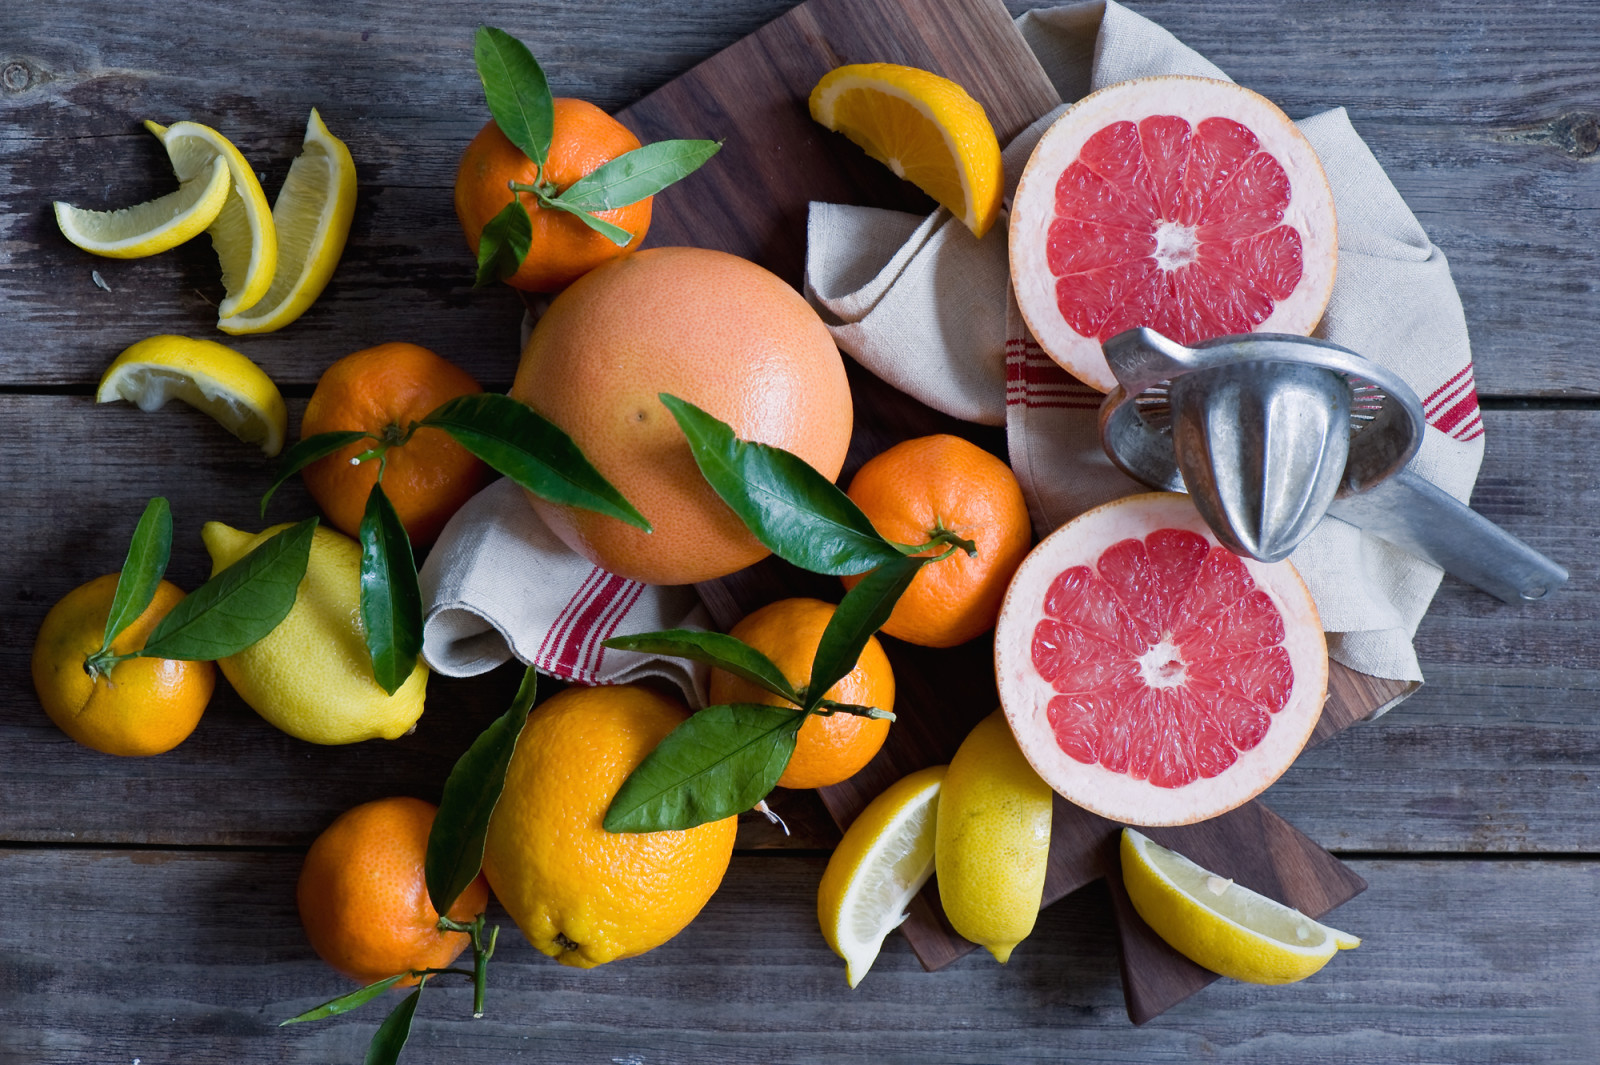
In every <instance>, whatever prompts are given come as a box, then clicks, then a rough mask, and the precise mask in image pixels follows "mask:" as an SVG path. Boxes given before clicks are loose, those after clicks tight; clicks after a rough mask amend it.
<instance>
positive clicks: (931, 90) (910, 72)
mask: <svg viewBox="0 0 1600 1065" xmlns="http://www.w3.org/2000/svg"><path fill="white" fill-rule="evenodd" d="M811 117H812V118H814V119H816V120H817V121H818V122H820V123H822V124H823V125H824V126H826V127H828V128H829V129H831V130H833V131H834V132H835V133H843V134H844V135H845V136H846V137H849V138H850V139H851V140H852V141H855V142H856V143H857V144H858V145H860V146H861V147H862V148H864V149H865V150H866V153H867V154H868V155H870V156H872V157H873V158H874V159H876V160H878V162H880V163H883V164H884V165H885V166H887V167H888V168H889V169H890V170H893V171H894V172H895V174H896V175H898V176H899V177H903V178H905V179H906V180H907V181H909V182H911V183H912V184H913V185H915V186H917V188H919V189H921V190H922V191H923V192H926V193H927V194H928V195H929V196H932V197H933V198H934V199H935V200H937V201H938V202H939V204H940V205H941V206H943V207H947V208H949V209H950V211H951V213H952V214H954V215H955V216H956V217H957V218H959V219H961V220H962V221H963V222H965V223H966V225H967V228H968V229H970V230H972V232H973V234H974V235H976V236H979V237H981V236H983V235H984V234H985V233H987V232H988V231H989V227H990V226H992V225H993V224H994V220H995V218H996V217H997V216H998V215H999V214H1000V197H1001V195H1002V193H1003V191H1004V187H1005V182H1004V180H1003V177H1002V173H1001V169H1000V143H999V141H997V140H996V139H995V135H994V127H993V126H991V125H990V124H989V116H988V115H986V114H984V111H983V105H982V104H980V103H978V101H976V100H974V99H973V98H972V97H971V95H969V94H968V92H967V90H965V89H963V88H962V87H961V86H959V85H957V84H956V83H955V82H953V81H951V80H950V79H949V78H941V77H940V76H939V75H937V74H933V73H930V72H929V71H926V70H918V69H917V68H916V67H906V66H900V65H898V64H895V63H855V64H851V65H850V66H843V67H837V68H835V69H834V70H831V71H829V72H828V73H827V74H825V75H823V78H822V80H821V81H819V82H817V87H816V88H814V89H812V90H811Z"/></svg>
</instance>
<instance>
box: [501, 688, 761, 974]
mask: <svg viewBox="0 0 1600 1065" xmlns="http://www.w3.org/2000/svg"><path fill="white" fill-rule="evenodd" d="M688 716H689V711H688V709H687V708H686V707H684V705H683V704H682V703H680V702H678V701H677V700H676V699H672V698H669V697H667V696H665V695H661V694H658V693H657V692H655V691H652V690H650V689H648V688H640V687H636V686H634V685H616V686H605V687H599V688H568V689H566V690H565V691H563V692H561V693H559V694H557V695H555V696H552V697H551V698H550V699H549V700H547V701H546V702H544V703H543V704H541V705H540V706H539V707H538V708H537V709H536V710H534V712H533V713H532V714H531V715H529V717H528V722H527V724H526V725H524V726H523V729H522V735H521V737H520V738H519V739H518V740H517V750H516V754H515V755H514V756H513V757H512V759H511V766H510V768H509V769H507V771H506V784H505V790H504V791H503V792H501V794H500V801H499V803H498V804H496V806H495V808H494V817H493V818H492V819H491V820H490V822H489V835H488V838H487V839H486V840H485V842H484V848H483V872H484V875H485V876H487V877H488V878H489V887H490V888H492V889H493V890H494V896H495V898H497V899H499V900H500V904H501V905H503V906H504V907H505V908H506V912H507V913H509V914H510V915H511V919H512V920H514V921H516V922H517V927H518V928H520V929H522V934H523V935H524V936H526V937H528V942H530V943H532V944H533V945H534V947H536V948H537V949H539V950H541V951H543V952H544V953H546V954H548V955H550V956H551V957H553V958H555V959H556V960H557V961H559V962H561V964H563V965H575V966H578V967H580V968H584V969H588V968H592V967H593V966H596V965H601V964H603V963H605V962H608V961H615V960H616V959H618V958H629V957H632V956H634V955H635V954H642V953H644V952H645V951H647V950H650V949H652V948H653V947H658V946H660V945H661V944H662V943H665V942H666V941H667V940H669V939H671V938H672V937H673V936H675V935H677V934H678V932H680V931H681V930H682V929H683V927H684V926H685V925H687V924H688V923H689V922H690V921H692V920H693V919H694V917H695V915H696V914H698V913H699V912H700V908H701V907H702V906H704V905H705V904H706V901H707V900H708V899H710V898H711V895H712V893H713V892H715V891H716V890H717V885H718V884H720V883H721V882H722V874H723V873H725V872H726V871H727V869H728V860H729V859H730V858H732V856H733V835H734V830H735V828H736V825H737V821H738V818H735V817H726V818H723V819H722V820H721V821H711V822H708V823H706V824H703V825H699V826H697V827H695V828H690V829H685V830H682V831H667V832H616V833H612V832H607V831H606V830H605V828H604V827H603V822H604V820H605V816H606V810H607V809H608V808H609V807H610V805H611V800H612V798H613V797H614V796H615V795H616V793H617V789H618V788H620V787H621V786H622V782H623V781H624V780H626V779H627V778H628V774H629V773H631V772H633V770H634V768H635V767H636V766H638V764H639V763H640V762H642V761H644V758H645V756H646V755H648V754H649V753H650V752H651V751H653V750H655V747H656V744H658V743H660V742H661V741H662V740H663V739H664V738H665V737H666V735H667V733H669V732H671V731H672V730H673V729H674V728H676V727H677V726H678V725H679V724H680V723H681V722H682V721H683V720H684V719H685V718H687V717H688Z"/></svg>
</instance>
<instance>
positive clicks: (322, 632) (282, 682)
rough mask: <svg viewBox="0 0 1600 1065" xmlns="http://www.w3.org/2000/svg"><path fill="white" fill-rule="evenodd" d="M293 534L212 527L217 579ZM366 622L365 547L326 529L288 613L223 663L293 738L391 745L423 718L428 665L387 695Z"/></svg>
mask: <svg viewBox="0 0 1600 1065" xmlns="http://www.w3.org/2000/svg"><path fill="white" fill-rule="evenodd" d="M286 528H288V526H287V525H277V526H274V527H273V528H270V529H267V530H266V531H264V532H260V533H247V532H242V531H240V530H238V529H234V528H231V527H229V526H227V525H224V524H222V523H221V522H217V521H212V522H207V523H206V525H205V526H204V528H202V529H201V530H200V536H201V539H203V540H204V541H205V545H206V550H207V551H209V552H210V553H211V573H212V576H215V575H216V574H217V573H218V572H220V571H221V570H223V569H224V568H226V567H227V566H229V565H231V564H233V563H234V562H236V561H238V560H239V559H240V558H242V557H243V556H244V555H245V554H247V553H248V552H250V551H251V550H253V549H254V548H255V547H256V546H257V545H259V544H260V543H261V542H262V541H263V540H266V539H267V538H268V537H269V536H271V535H272V534H274V533H276V532H279V531H281V530H283V529H286ZM360 618H361V548H360V546H359V545H358V544H357V543H356V542H355V541H354V540H352V539H350V537H348V536H346V535H344V534H343V533H340V532H335V531H334V530H333V529H329V528H327V527H325V526H319V527H318V528H317V531H316V535H315V536H314V537H313V538H312V541H311V559H310V562H309V563H308V564H307V566H306V575H305V578H304V579H303V580H302V581H301V582H300V589H299V592H298V594H297V595H296V597H295V601H294V607H293V608H292V609H291V610H290V611H289V615H288V616H287V617H286V618H284V619H283V620H282V621H281V622H279V623H278V627H277V628H275V629H273V630H272V631H271V632H269V633H267V635H265V636H263V637H262V638H261V639H260V640H258V641H256V642H255V643H253V644H251V645H250V646H249V647H247V648H245V649H244V650H243V651H240V652H239V653H238V654H236V655H233V656H231V657H228V658H224V659H221V660H220V661H218V662H217V665H219V666H221V667H222V675H223V676H225V677H227V678H228V683H230V684H232V685H233V687H234V690H235V691H237V692H238V693H239V697H240V698H242V699H243V700H244V701H245V702H246V703H249V704H250V706H251V707H252V708H253V709H254V710H255V712H256V713H258V714H260V715H261V716H262V717H264V718H266V719H267V721H269V722H271V723H272V724H274V725H276V726H277V727H278V728H280V729H282V730H283V731H285V732H287V733H288V734H289V735H291V736H296V737H298V738H300V739H302V740H308V741H309V742H311V743H326V744H333V743H355V742H357V741H359V740H370V739H378V738H382V739H386V740H392V739H395V738H396V737H399V736H402V735H404V734H405V733H406V732H408V731H409V730H410V729H411V726H412V725H414V724H416V722H417V718H419V717H421V716H422V702H423V696H424V694H425V692H426V690H427V686H428V667H427V666H425V665H423V664H422V662H421V661H420V660H419V661H418V662H417V666H416V669H415V670H413V671H412V673H411V676H409V677H407V678H406V681H405V683H404V684H402V685H401V686H400V687H399V689H398V690H397V691H396V692H395V693H394V694H393V695H388V694H386V693H385V692H384V690H383V689H382V688H380V687H379V686H378V682H377V681H376V680H374V679H373V677H372V659H371V658H370V657H369V655H368V653H367V646H366V642H365V640H364V639H363V637H362V633H361V622H360Z"/></svg>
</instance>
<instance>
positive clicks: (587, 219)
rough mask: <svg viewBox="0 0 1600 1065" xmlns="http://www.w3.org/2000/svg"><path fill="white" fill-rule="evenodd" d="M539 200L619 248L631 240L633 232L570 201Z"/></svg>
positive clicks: (624, 246)
mask: <svg viewBox="0 0 1600 1065" xmlns="http://www.w3.org/2000/svg"><path fill="white" fill-rule="evenodd" d="M539 202H540V203H542V204H543V205H544V206H546V207H553V208H555V209H556V210H558V211H565V212H567V213H568V214H570V215H572V216H573V217H574V218H576V219H578V220H579V221H580V222H582V223H583V224H584V225H586V226H588V227H589V228H590V229H592V230H594V231H595V232H596V233H599V234H600V235H601V236H602V237H605V238H606V239H607V240H609V241H610V242H611V243H613V244H615V245H616V246H617V247H619V248H626V247H627V246H628V244H629V242H630V241H632V240H633V234H632V233H629V232H628V231H627V230H626V229H623V228H622V227H621V226H619V225H613V224H612V223H610V222H607V221H606V220H605V219H604V218H597V217H595V216H594V215H592V214H590V213H589V212H588V211H586V210H584V209H583V208H582V207H574V206H573V205H572V204H570V203H562V202H561V201H560V200H555V199H550V198H548V197H542V196H541V197H540V198H539Z"/></svg>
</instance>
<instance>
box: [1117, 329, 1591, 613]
mask: <svg viewBox="0 0 1600 1065" xmlns="http://www.w3.org/2000/svg"><path fill="white" fill-rule="evenodd" d="M1104 350H1105V356H1106V361H1107V363H1109V364H1110V366H1111V372H1112V373H1113V374H1114V375H1115V376H1116V379H1117V382H1118V387H1117V388H1115V389H1114V390H1112V392H1111V394H1110V395H1108V396H1107V397H1106V399H1105V402H1104V403H1103V404H1102V405H1101V407H1100V440H1101V443H1102V444H1103V445H1104V446H1105V449H1106V453H1107V454H1108V455H1110V457H1111V460H1112V462H1114V463H1115V464H1116V465H1117V466H1118V468H1120V469H1121V470H1122V471H1123V472H1124V473H1127V474H1128V475H1129V476H1130V477H1133V478H1134V479H1135V480H1138V481H1141V482H1143V483H1144V484H1147V485H1150V486H1151V487H1153V488H1160V489H1165V490H1168V491H1177V492H1184V491H1186V492H1188V493H1189V494H1190V496H1191V497H1193V499H1194V503H1195V507H1196V509H1197V510H1199V511H1200V514H1201V516H1202V517H1204V518H1205V520H1206V523H1207V524H1208V525H1210V526H1211V528H1212V530H1213V531H1214V532H1215V533H1216V534H1217V537H1218V539H1220V540H1221V541H1222V542H1223V543H1224V544H1226V545H1227V546H1228V547H1229V548H1231V549H1232V550H1234V551H1235V552H1238V553H1239V554H1242V555H1248V556H1250V557H1252V558H1258V559H1261V560H1262V561H1265V562H1276V561H1278V560H1279V559H1282V558H1285V557H1287V556H1288V555H1289V553H1290V552H1291V551H1293V550H1294V548H1295V546H1296V545H1298V544H1299V543H1300V541H1301V540H1303V539H1305V537H1306V536H1307V535H1308V534H1309V533H1310V532H1311V530H1312V529H1314V528H1315V527H1316V526H1317V524H1318V523H1319V522H1320V521H1321V520H1322V518H1323V516H1324V515H1325V514H1331V515H1333V516H1334V517H1336V518H1339V519H1341V520H1343V521H1347V522H1349V523H1351V524H1352V525H1356V526H1358V527H1360V528H1361V529H1363V530H1364V531H1366V532H1369V533H1372V534H1373V535H1375V536H1378V537H1381V538H1383V539H1385V540H1388V541H1389V542H1390V543H1393V544H1395V545H1396V546H1399V547H1401V548H1404V549H1405V550H1407V551H1410V552H1412V553H1413V554H1416V555H1419V556H1420V557H1422V558H1425V559H1427V560H1428V561H1430V562H1432V563H1434V564H1435V565H1437V566H1439V567H1441V568H1442V569H1444V570H1445V571H1446V572H1448V573H1451V574H1454V575H1455V576H1457V577H1459V578H1461V579H1462V580H1464V581H1466V582H1468V583H1469V584H1472V585H1474V586H1475V587H1478V588H1481V589H1483V590H1484V591H1486V592H1489V593H1490V594H1491V595H1494V596H1496V597H1498V598H1500V599H1502V600H1504V601H1506V602H1511V603H1514V602H1521V601H1523V600H1530V599H1539V598H1542V597H1543V596H1545V595H1547V594H1548V593H1549V592H1551V591H1553V590H1554V589H1555V588H1557V587H1559V586H1560V585H1561V584H1563V583H1564V582H1565V581H1566V579H1567V572H1566V570H1565V569H1563V568H1562V567H1560V566H1558V565H1556V564H1555V563H1554V562H1552V561H1550V560H1549V559H1548V558H1546V557H1544V556H1543V555H1541V554H1539V553H1538V552H1537V551H1535V550H1533V549H1532V548H1530V547H1529V546H1528V545H1527V544H1524V543H1523V542H1522V541H1521V540H1518V539H1517V538H1516V537H1514V536H1512V535H1511V534H1509V533H1507V532H1505V531H1504V530H1503V529H1501V528H1500V527H1499V526H1497V525H1495V524H1494V523H1493V522H1490V521H1489V520H1488V519H1486V518H1484V517H1482V516H1481V515H1479V514H1478V513H1477V512H1475V511H1473V510H1472V509H1471V508H1470V507H1467V506H1465V505H1463V504H1462V503H1460V502H1457V501H1456V499H1455V498H1454V497H1452V496H1450V495H1449V494H1448V493H1446V492H1444V491H1442V490H1441V489H1439V488H1437V487H1435V486H1434V485H1433V484H1432V483H1431V482H1429V481H1427V480H1425V479H1424V478H1422V477H1421V476H1419V475H1417V474H1415V473H1411V472H1409V471H1407V470H1406V469H1405V467H1406V464H1407V463H1409V462H1410V461H1411V459H1412V457H1413V456H1414V455H1415V454H1416V452H1417V448H1418V447H1419V446H1420V445H1421V443H1422V434H1423V430H1424V427H1425V422H1424V420H1423V414H1422V403H1421V402H1420V401H1419V400H1418V399H1417V396H1416V393H1415V392H1413V391H1412V390H1411V388H1410V387H1409V386H1408V385H1407V384H1406V383H1405V382H1404V381H1403V380H1401V379H1400V378H1399V377H1398V376H1397V375H1395V374H1393V373H1391V372H1389V371H1388V370H1386V369H1384V368H1383V367H1381V366H1378V365H1377V364H1375V363H1373V362H1370V361H1369V360H1367V359H1365V358H1363V357H1362V356H1360V355H1358V354H1356V353H1355V352H1353V351H1350V350H1348V349H1346V348H1341V347H1339V346H1338V345H1336V344H1329V343H1327V342H1326V341H1321V340H1313V339H1310V338H1308V337H1302V336H1286V335H1282V334H1276V333H1250V334H1245V335H1242V336H1231V337H1219V338H1217V339H1216V340H1208V341H1206V342H1204V343H1202V344H1199V345H1196V346H1195V347H1192V348H1191V347H1186V346H1184V345H1182V344H1179V343H1177V342H1176V341H1173V340H1168V339H1167V338H1166V337H1165V336H1163V335H1161V334H1160V333H1158V332H1156V331H1155V330H1153V329H1132V330H1129V331H1128V332H1125V333H1121V334H1118V335H1117V336H1115V337H1112V338H1111V339H1110V340H1108V341H1106V343H1105V345H1104Z"/></svg>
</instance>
